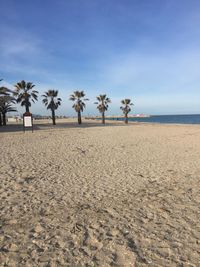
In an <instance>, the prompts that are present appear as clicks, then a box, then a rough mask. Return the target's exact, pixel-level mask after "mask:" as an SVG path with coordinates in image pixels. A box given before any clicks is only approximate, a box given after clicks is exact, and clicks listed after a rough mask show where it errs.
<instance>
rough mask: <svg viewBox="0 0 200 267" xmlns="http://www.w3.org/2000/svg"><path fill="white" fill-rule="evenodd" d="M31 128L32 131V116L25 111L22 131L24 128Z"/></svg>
mask: <svg viewBox="0 0 200 267" xmlns="http://www.w3.org/2000/svg"><path fill="white" fill-rule="evenodd" d="M30 127H31V128H32V132H33V116H32V114H31V113H30V112H25V113H24V114H23V129H24V132H25V130H26V128H30Z"/></svg>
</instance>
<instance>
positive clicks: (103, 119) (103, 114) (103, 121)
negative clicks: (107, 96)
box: [102, 112, 105, 124]
mask: <svg viewBox="0 0 200 267" xmlns="http://www.w3.org/2000/svg"><path fill="white" fill-rule="evenodd" d="M102 123H103V124H105V113H104V112H102Z"/></svg>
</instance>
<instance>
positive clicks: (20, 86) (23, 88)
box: [13, 80, 38, 112]
mask: <svg viewBox="0 0 200 267" xmlns="http://www.w3.org/2000/svg"><path fill="white" fill-rule="evenodd" d="M34 86H35V85H34V84H33V83H31V82H27V83H26V82H25V81H24V80H22V81H21V82H18V83H17V84H16V85H15V91H14V92H13V95H14V96H16V97H17V99H16V101H17V103H21V106H25V109H26V112H30V111H29V108H30V106H31V101H32V102H33V103H35V101H37V98H38V96H37V94H38V91H36V90H33V87H34Z"/></svg>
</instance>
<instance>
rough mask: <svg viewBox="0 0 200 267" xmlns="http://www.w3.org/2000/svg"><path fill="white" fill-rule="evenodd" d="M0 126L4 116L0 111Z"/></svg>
mask: <svg viewBox="0 0 200 267" xmlns="http://www.w3.org/2000/svg"><path fill="white" fill-rule="evenodd" d="M0 126H2V116H1V113H0Z"/></svg>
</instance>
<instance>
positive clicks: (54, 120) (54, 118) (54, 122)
mask: <svg viewBox="0 0 200 267" xmlns="http://www.w3.org/2000/svg"><path fill="white" fill-rule="evenodd" d="M52 121H53V125H56V117H55V110H54V109H52Z"/></svg>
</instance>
